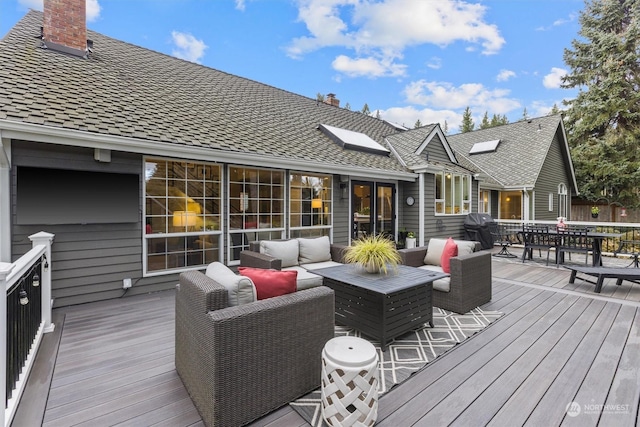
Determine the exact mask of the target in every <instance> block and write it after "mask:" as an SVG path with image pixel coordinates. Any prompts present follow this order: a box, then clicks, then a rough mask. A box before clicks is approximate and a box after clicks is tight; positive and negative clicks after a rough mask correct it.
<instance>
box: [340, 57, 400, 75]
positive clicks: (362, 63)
mask: <svg viewBox="0 0 640 427" xmlns="http://www.w3.org/2000/svg"><path fill="white" fill-rule="evenodd" d="M331 65H332V66H333V69H334V70H336V71H340V72H341V73H344V74H346V75H347V76H349V77H360V76H366V77H389V76H394V77H395V76H404V75H405V70H406V68H407V67H406V65H402V64H395V63H393V62H389V61H387V60H385V59H382V60H379V59H376V58H373V57H369V58H357V59H351V58H349V57H348V56H345V55H340V56H338V57H337V58H336V59H335V60H334V61H333V63H332V64H331Z"/></svg>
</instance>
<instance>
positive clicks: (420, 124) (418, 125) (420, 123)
mask: <svg viewBox="0 0 640 427" xmlns="http://www.w3.org/2000/svg"><path fill="white" fill-rule="evenodd" d="M421 127H422V122H421V121H420V119H418V120H416V123H415V124H414V125H413V128H414V129H418V128H421Z"/></svg>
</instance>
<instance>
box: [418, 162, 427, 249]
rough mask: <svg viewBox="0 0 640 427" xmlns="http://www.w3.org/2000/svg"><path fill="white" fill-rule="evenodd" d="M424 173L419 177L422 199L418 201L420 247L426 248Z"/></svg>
mask: <svg viewBox="0 0 640 427" xmlns="http://www.w3.org/2000/svg"><path fill="white" fill-rule="evenodd" d="M424 174H425V173H424V172H422V173H420V174H419V175H418V188H419V190H418V192H419V194H420V198H419V199H418V207H419V210H418V246H424V230H425V227H424V209H425V206H426V202H425V196H424Z"/></svg>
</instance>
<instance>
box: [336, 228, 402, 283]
mask: <svg viewBox="0 0 640 427" xmlns="http://www.w3.org/2000/svg"><path fill="white" fill-rule="evenodd" d="M344 260H345V261H346V262H348V263H355V264H358V265H360V266H362V267H363V268H364V269H365V270H366V271H367V272H369V273H379V272H383V273H385V274H386V273H387V272H388V268H389V267H392V268H394V269H396V268H397V266H398V264H400V262H401V259H400V254H399V253H398V250H397V249H396V245H395V242H393V241H392V240H390V239H387V238H386V237H385V236H384V235H381V234H378V235H375V236H374V235H369V236H366V237H363V238H361V239H358V240H355V241H354V242H353V244H352V245H351V246H349V247H347V248H346V251H345V255H344Z"/></svg>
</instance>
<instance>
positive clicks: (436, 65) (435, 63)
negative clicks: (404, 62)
mask: <svg viewBox="0 0 640 427" xmlns="http://www.w3.org/2000/svg"><path fill="white" fill-rule="evenodd" d="M427 67H429V68H431V69H434V70H439V69H440V67H442V59H441V58H438V57H437V56H434V57H433V58H431V59H430V60H429V62H427Z"/></svg>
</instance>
